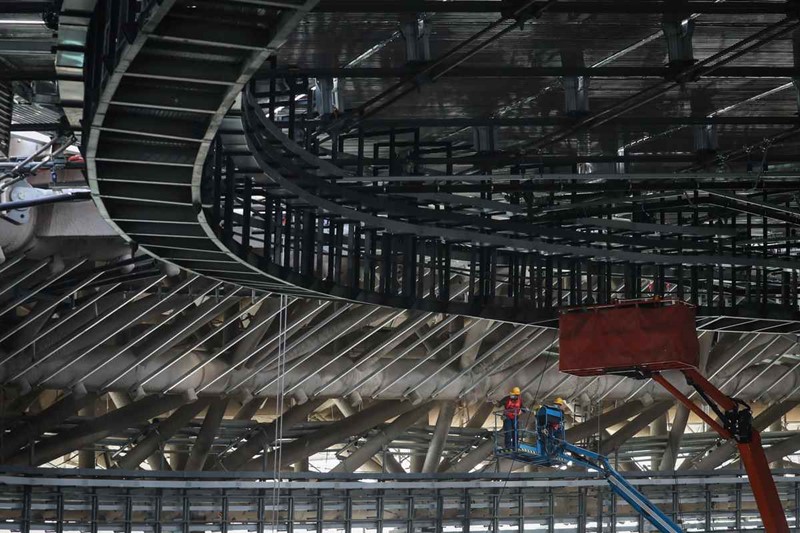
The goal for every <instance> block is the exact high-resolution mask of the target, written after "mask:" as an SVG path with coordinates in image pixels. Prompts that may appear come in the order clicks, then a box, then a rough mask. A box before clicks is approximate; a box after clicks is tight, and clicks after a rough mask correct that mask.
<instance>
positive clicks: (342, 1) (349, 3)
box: [313, 0, 792, 15]
mask: <svg viewBox="0 0 800 533" xmlns="http://www.w3.org/2000/svg"><path fill="white" fill-rule="evenodd" d="M544 4H545V2H544V1H538V2H533V3H532V4H531V9H532V10H533V9H536V8H538V7H540V6H542V5H544ZM515 5H518V4H512V6H515ZM508 8H509V5H508V4H507V3H504V2H499V1H497V0H477V1H472V0H455V1H447V0H410V1H409V0H384V1H382V2H378V3H376V2H372V1H370V0H322V1H321V2H319V4H318V5H317V7H315V8H314V10H313V11H314V12H318V13H492V14H494V13H500V12H501V11H502V10H505V9H508ZM548 11H549V12H551V13H570V14H575V13H619V14H625V15H630V14H645V13H651V14H660V13H678V14H685V13H701V14H702V13H707V14H726V15H752V14H759V13H763V14H782V15H788V14H791V13H792V11H791V6H789V5H786V4H785V3H783V2H733V3H732V5H731V4H729V3H727V2H712V1H691V2H685V3H684V2H669V1H658V2H635V1H614V2H592V1H574V2H573V1H570V2H561V3H558V4H555V5H554V6H551V7H550V8H549V10H548Z"/></svg>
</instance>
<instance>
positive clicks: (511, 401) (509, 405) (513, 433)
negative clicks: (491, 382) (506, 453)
mask: <svg viewBox="0 0 800 533" xmlns="http://www.w3.org/2000/svg"><path fill="white" fill-rule="evenodd" d="M500 405H501V406H502V407H503V435H504V436H505V447H506V449H509V450H516V449H517V448H518V447H519V415H520V414H521V413H528V412H529V409H528V408H527V407H525V406H523V405H522V396H521V391H520V390H519V387H514V388H512V389H511V392H510V393H509V395H508V396H506V397H505V398H503V399H502V400H500Z"/></svg>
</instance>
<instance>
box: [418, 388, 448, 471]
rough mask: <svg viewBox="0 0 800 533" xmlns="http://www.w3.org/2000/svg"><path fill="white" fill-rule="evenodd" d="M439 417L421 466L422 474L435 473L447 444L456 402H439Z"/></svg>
mask: <svg viewBox="0 0 800 533" xmlns="http://www.w3.org/2000/svg"><path fill="white" fill-rule="evenodd" d="M438 405H439V416H438V418H437V419H436V427H434V430H433V435H432V436H431V442H430V444H429V445H428V451H427V453H426V454H425V462H424V463H423V464H422V473H423V474H426V473H431V472H436V469H437V468H438V466H439V463H440V462H441V460H442V451H444V446H445V444H447V435H448V434H449V433H450V426H451V425H452V423H453V415H455V413H456V402H452V401H445V402H439V403H438Z"/></svg>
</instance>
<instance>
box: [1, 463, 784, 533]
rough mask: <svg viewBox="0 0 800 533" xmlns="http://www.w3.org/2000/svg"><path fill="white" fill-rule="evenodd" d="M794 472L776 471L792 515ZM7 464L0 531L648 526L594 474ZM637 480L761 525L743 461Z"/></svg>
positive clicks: (678, 503) (710, 522)
mask: <svg viewBox="0 0 800 533" xmlns="http://www.w3.org/2000/svg"><path fill="white" fill-rule="evenodd" d="M798 474H800V472H798V471H788V470H787V471H783V470H782V471H776V472H775V479H776V481H777V484H778V488H779V491H780V494H781V497H782V500H783V505H784V507H785V509H786V510H787V515H788V519H789V523H790V524H797V523H798V516H800V478H799V477H797V475H798ZM282 478H284V479H282V480H281V481H280V482H276V480H275V479H272V478H265V475H264V474H263V473H255V472H253V473H237V474H236V476H235V478H234V477H232V476H230V475H228V474H225V473H208V472H206V473H199V474H198V473H194V474H191V475H184V474H178V473H168V472H135V473H134V472H130V471H128V472H126V471H119V470H117V471H113V472H112V471H103V470H73V471H66V470H58V471H55V470H19V469H18V470H9V469H4V470H3V471H2V473H0V484H1V485H2V487H1V488H0V516H1V517H2V520H3V522H4V523H3V529H4V530H10V531H15V532H16V531H21V532H23V533H29V532H40V531H48V532H56V533H63V532H91V533H98V532H125V533H129V532H144V533H168V532H181V533H189V532H193V531H203V532H213V533H228V532H231V533H233V532H234V531H235V532H245V531H257V532H262V531H264V532H268V531H280V532H286V533H301V532H302V533H305V532H309V533H310V532H326V533H328V532H330V533H334V532H335V533H373V532H374V533H379V532H398V533H399V532H406V533H416V532H419V533H422V532H425V533H433V532H436V533H442V532H447V533H455V532H460V531H481V532H483V531H486V532H492V533H494V532H499V531H503V532H523V531H524V532H527V531H547V532H552V531H559V532H561V531H563V532H595V531H597V532H599V531H612V532H613V531H618V532H623V531H649V527H650V526H649V525H648V524H646V522H644V521H642V520H641V519H640V518H639V517H638V516H637V515H636V514H635V513H634V512H633V511H632V510H631V509H630V508H629V507H627V506H626V505H624V502H622V501H621V500H617V499H616V498H615V497H614V496H613V495H612V493H611V492H610V490H609V489H608V486H607V484H606V483H605V481H603V480H602V479H598V478H597V477H594V476H592V475H590V474H585V473H579V472H569V471H563V472H555V473H553V472H548V473H526V474H513V475H510V476H509V475H506V474H502V473H501V474H494V475H491V474H448V475H442V474H422V475H420V474H416V475H406V476H388V475H385V474H357V475H353V474H317V473H302V474H290V473H284V474H282ZM629 478H630V480H631V482H632V483H633V484H634V485H635V486H636V487H637V488H638V489H639V490H641V491H642V492H644V493H645V494H646V495H647V496H648V497H649V498H651V499H652V500H653V502H654V503H655V504H656V505H658V506H659V507H660V508H661V509H662V510H663V511H664V512H666V513H667V514H668V515H669V516H670V517H671V518H673V519H675V520H676V521H677V522H678V523H679V524H680V525H681V527H683V528H684V530H686V531H715V530H718V531H731V530H733V531H741V530H744V529H748V530H754V531H758V530H759V528H760V527H761V522H760V520H759V518H758V512H757V511H756V509H755V503H754V501H753V498H752V494H751V492H750V488H749V485H748V482H747V479H746V478H744V477H743V476H742V475H741V473H740V472H737V471H715V472H691V473H690V474H682V473H677V474H676V473H671V474H669V475H654V476H647V477H645V476H642V475H635V474H632V475H630V476H629Z"/></svg>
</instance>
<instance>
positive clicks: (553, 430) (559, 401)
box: [549, 398, 567, 435]
mask: <svg viewBox="0 0 800 533" xmlns="http://www.w3.org/2000/svg"><path fill="white" fill-rule="evenodd" d="M553 404H555V407H556V408H558V410H559V411H561V413H562V416H561V421H552V422H550V428H549V429H550V434H551V435H556V434H557V432H558V430H559V429H561V424H562V422H563V420H564V416H563V413H564V410H565V409H567V402H565V401H564V399H563V398H556V399H555V400H554V401H553Z"/></svg>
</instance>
